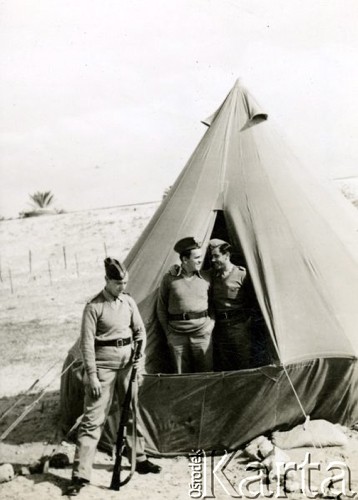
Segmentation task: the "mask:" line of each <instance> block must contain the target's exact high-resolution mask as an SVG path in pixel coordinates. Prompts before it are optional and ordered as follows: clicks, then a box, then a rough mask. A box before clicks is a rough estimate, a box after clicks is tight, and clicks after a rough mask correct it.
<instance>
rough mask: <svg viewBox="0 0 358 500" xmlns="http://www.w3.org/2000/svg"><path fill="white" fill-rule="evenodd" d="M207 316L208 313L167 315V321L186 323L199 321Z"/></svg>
mask: <svg viewBox="0 0 358 500" xmlns="http://www.w3.org/2000/svg"><path fill="white" fill-rule="evenodd" d="M206 316H208V311H200V312H185V313H180V314H168V320H169V321H186V320H188V319H199V318H205V317H206Z"/></svg>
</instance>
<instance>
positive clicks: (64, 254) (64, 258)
mask: <svg viewBox="0 0 358 500" xmlns="http://www.w3.org/2000/svg"><path fill="white" fill-rule="evenodd" d="M62 251H63V262H64V264H65V269H67V258H66V247H65V246H63V247H62Z"/></svg>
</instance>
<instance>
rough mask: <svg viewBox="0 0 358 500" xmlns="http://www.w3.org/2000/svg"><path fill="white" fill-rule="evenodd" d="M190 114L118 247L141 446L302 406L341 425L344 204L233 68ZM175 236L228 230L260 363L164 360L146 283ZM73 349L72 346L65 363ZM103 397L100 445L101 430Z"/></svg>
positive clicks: (247, 432)
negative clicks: (219, 94)
mask: <svg viewBox="0 0 358 500" xmlns="http://www.w3.org/2000/svg"><path fill="white" fill-rule="evenodd" d="M203 123H205V124H206V125H207V126H208V129H207V131H206V132H205V134H204V135H203V138H202V139H201V141H200V142H199V144H198V146H197V148H196V149H195V151H194V152H193V154H192V155H191V157H190V159H189V161H188V163H187V164H186V166H185V168H184V169H183V171H182V172H181V174H180V175H179V177H178V179H177V180H176V182H175V184H174V185H173V187H172V188H171V190H170V192H169V193H168V195H167V196H166V198H165V199H164V201H163V202H162V204H161V205H160V206H159V208H158V210H157V212H156V213H155V214H154V216H153V218H152V220H151V221H150V222H149V224H148V226H147V227H146V229H145V230H144V231H143V233H142V235H141V237H140V238H139V240H138V241H137V243H136V244H135V245H134V247H133V248H132V250H131V251H130V253H129V255H128V256H127V258H126V261H125V264H126V266H127V268H128V269H129V273H130V281H129V286H128V290H129V291H130V293H131V294H132V295H133V297H134V299H135V300H136V302H137V304H138V306H139V309H140V312H141V315H142V317H143V319H144V322H145V324H146V328H147V337H148V343H147V347H146V371H147V374H146V375H145V376H144V382H143V385H142V388H141V391H140V416H141V420H142V422H143V427H144V430H145V437H146V442H147V447H148V451H149V452H150V453H153V454H157V455H164V456H170V455H178V454H187V453H189V452H191V451H192V450H193V449H194V450H195V449H197V450H199V449H204V450H206V451H209V450H216V451H220V450H221V451H222V450H234V449H237V448H239V447H240V446H242V445H243V444H244V443H246V442H248V441H250V440H251V439H253V438H254V437H256V436H258V435H259V434H263V433H269V432H270V431H272V430H275V429H286V428H290V427H292V426H294V425H296V424H298V423H301V422H303V421H304V420H305V417H306V415H310V416H311V418H324V419H327V420H330V421H332V422H339V423H342V424H346V425H349V424H351V423H353V422H355V421H356V420H357V416H358V405H357V394H358V391H357V364H356V358H357V352H358V336H357V334H356V333H357V324H358V308H357V307H356V297H357V296H358V266H357V255H358V252H357V250H358V235H357V231H356V229H357V227H358V224H357V213H356V211H355V209H354V207H352V206H351V204H350V203H349V202H348V201H347V200H345V199H344V198H343V197H342V196H341V195H340V194H339V193H338V192H335V191H334V190H333V188H331V187H330V186H329V185H327V186H325V185H324V183H323V182H322V181H320V182H318V180H317V179H316V178H315V177H314V176H313V175H312V174H311V173H310V172H309V171H308V170H306V169H305V167H304V166H303V165H301V163H300V162H299V160H298V159H297V158H296V157H295V156H294V155H293V154H292V153H291V151H290V150H289V148H287V147H286V145H285V144H283V142H282V139H281V137H280V135H279V134H278V133H277V132H276V131H275V129H274V127H273V126H272V124H271V123H270V120H269V119H268V115H267V114H266V113H265V112H264V111H263V110H262V109H261V107H260V106H259V105H258V104H257V102H256V101H255V100H254V99H253V97H252V96H251V95H250V94H249V92H248V91H247V90H246V89H245V88H244V87H243V86H242V85H241V83H240V82H239V81H237V82H236V83H235V85H234V87H233V88H232V90H231V91H230V93H229V94H228V96H227V97H226V99H225V100H224V102H223V103H222V105H221V106H220V107H219V109H218V110H217V111H216V112H215V113H214V114H213V115H211V117H210V118H209V119H207V120H205V121H204V122H203ZM286 126H287V124H286ZM186 236H194V237H196V238H197V239H199V240H201V241H202V242H203V249H204V251H205V252H206V250H207V247H208V242H209V240H210V239H211V238H212V237H218V238H222V239H225V240H227V241H229V242H230V243H231V244H232V246H233V248H234V249H235V252H236V257H237V259H238V261H240V262H241V263H243V264H244V265H245V266H246V267H247V269H248V271H249V274H250V277H251V281H252V285H253V290H254V296H255V301H256V302H257V306H258V309H259V311H260V314H261V316H262V320H263V323H264V325H265V332H267V338H268V342H267V345H269V346H270V354H269V356H268V359H266V360H265V362H264V365H263V366H255V365H254V366H253V367H252V368H251V369H249V370H243V371H240V370H238V371H234V372H213V373H198V374H184V375H176V374H173V373H171V368H170V363H169V362H168V360H169V353H168V350H167V347H166V343H165V336H164V333H163V332H162V331H161V329H160V325H159V323H158V320H157V318H156V313H155V304H156V294H157V291H158V287H159V284H160V281H161V279H162V277H163V275H164V273H165V272H166V271H167V270H168V269H169V267H170V266H171V265H173V264H175V263H177V256H176V254H175V252H174V250H173V247H174V244H175V242H176V241H177V240H179V239H180V238H183V237H186ZM256 340H257V339H256V338H253V344H255V342H256ZM77 356H79V352H78V346H77V351H76V346H74V347H73V348H72V349H71V351H70V352H69V354H68V358H67V359H66V362H65V366H66V364H67V366H68V363H70V362H71V360H73V359H74V358H75V357H77ZM258 364H260V363H258ZM79 384H80V382H79V380H78V378H76V370H72V369H70V370H68V371H67V372H66V375H65V376H64V377H63V379H62V385H61V408H62V411H63V415H64V420H65V422H66V425H67V426H69V425H71V423H73V422H74V421H75V419H76V417H77V415H78V412H81V411H82V408H81V401H80V398H79V394H80V392H79V391H80V390H81V389H79ZM116 405H117V409H118V404H117V403H116V402H114V408H113V411H112V412H111V414H110V416H109V418H108V421H107V424H106V429H105V431H104V433H103V436H102V445H104V446H111V444H112V443H113V440H114V436H115V429H116V427H117V418H118V411H116Z"/></svg>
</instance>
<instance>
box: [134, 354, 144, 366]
mask: <svg viewBox="0 0 358 500" xmlns="http://www.w3.org/2000/svg"><path fill="white" fill-rule="evenodd" d="M142 356H143V354H142V353H141V352H140V353H139V354H138V356H136V357H135V358H133V366H134V368H138V366H139V362H140V359H141V357H142Z"/></svg>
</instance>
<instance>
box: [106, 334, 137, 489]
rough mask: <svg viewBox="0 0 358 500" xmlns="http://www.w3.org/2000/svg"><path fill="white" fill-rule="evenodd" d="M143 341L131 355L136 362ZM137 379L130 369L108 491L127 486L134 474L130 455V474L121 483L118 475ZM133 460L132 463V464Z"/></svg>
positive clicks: (133, 368)
mask: <svg viewBox="0 0 358 500" xmlns="http://www.w3.org/2000/svg"><path fill="white" fill-rule="evenodd" d="M142 343H143V340H138V342H136V344H135V348H134V354H133V360H134V361H136V360H137V359H138V358H139V355H140V351H141V347H142ZM136 377H137V368H136V367H134V366H133V367H132V371H131V374H130V379H129V385H128V389H127V392H126V394H125V397H124V401H123V405H122V413H121V418H120V421H119V426H118V432H117V440H116V459H115V463H114V469H113V474H112V481H111V485H110V487H109V489H111V490H115V491H119V489H120V487H121V486H123V485H125V484H127V483H128V482H129V480H130V479H131V477H132V476H133V474H134V470H135V455H134V456H133V455H132V464H131V472H130V474H129V475H128V477H126V478H125V479H124V480H123V481H121V478H120V474H121V463H122V454H123V448H124V446H125V442H126V435H127V425H128V420H129V414H130V405H131V401H132V396H133V385H134V383H135V380H136ZM135 411H136V409H135V408H133V428H134V435H135V434H136V430H135V418H134V417H135ZM134 447H135V439H134V442H133V448H134ZM134 451H135V450H134ZM133 459H134V463H133Z"/></svg>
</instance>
